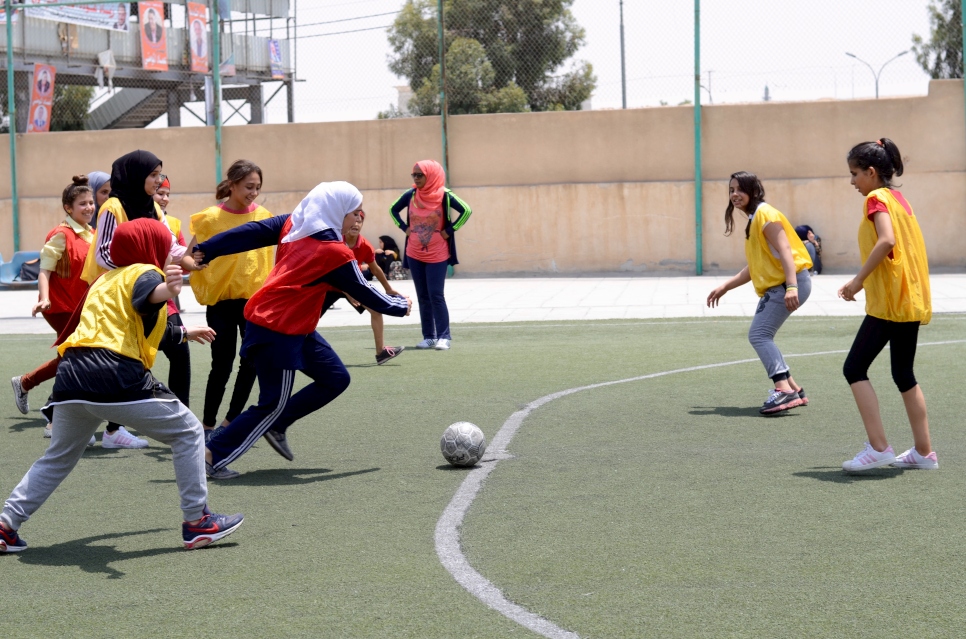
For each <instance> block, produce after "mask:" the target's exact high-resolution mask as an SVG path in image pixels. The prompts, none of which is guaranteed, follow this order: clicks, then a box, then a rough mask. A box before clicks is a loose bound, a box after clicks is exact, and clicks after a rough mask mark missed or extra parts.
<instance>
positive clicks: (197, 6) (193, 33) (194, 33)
mask: <svg viewBox="0 0 966 639" xmlns="http://www.w3.org/2000/svg"><path fill="white" fill-rule="evenodd" d="M188 46H189V48H190V49H191V70H192V71H194V72H195V73H208V18H207V13H206V8H205V5H203V4H202V3H200V2H189V3H188Z"/></svg>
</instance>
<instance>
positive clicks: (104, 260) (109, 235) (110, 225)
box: [95, 214, 117, 270]
mask: <svg viewBox="0 0 966 639" xmlns="http://www.w3.org/2000/svg"><path fill="white" fill-rule="evenodd" d="M104 217H106V218H107V219H105V220H104V224H103V225H102V226H103V228H99V229H97V253H96V255H95V256H96V257H97V263H98V265H100V266H101V267H103V268H106V269H108V270H113V269H115V268H117V266H115V265H114V262H113V261H112V260H111V241H112V240H113V239H114V229H115V227H116V226H117V219H116V218H115V217H114V215H112V214H108V215H106V216H104Z"/></svg>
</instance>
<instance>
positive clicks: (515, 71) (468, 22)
mask: <svg viewBox="0 0 966 639" xmlns="http://www.w3.org/2000/svg"><path fill="white" fill-rule="evenodd" d="M572 3H573V0H447V1H446V2H445V3H444V9H443V14H444V26H445V33H444V42H445V45H446V91H447V95H446V99H447V105H448V111H449V112H450V113H497V112H520V111H526V110H534V111H548V110H562V109H567V110H576V109H579V108H580V104H581V103H582V102H584V101H585V100H587V99H588V98H589V97H590V95H591V93H592V92H593V90H594V88H595V86H596V82H597V79H596V77H595V76H594V74H593V68H592V67H591V65H590V64H588V63H586V62H578V63H575V64H574V65H573V67H572V68H571V69H570V70H568V71H566V72H564V73H559V71H560V68H561V67H562V66H563V65H564V63H566V62H567V61H568V60H569V59H570V58H571V57H572V56H573V55H574V54H575V53H576V52H577V50H578V49H579V48H580V46H581V45H583V43H584V39H585V36H584V30H583V29H582V28H581V27H580V26H579V25H578V24H577V22H576V20H575V19H574V17H573V15H572V14H571V12H570V6H571V4H572ZM389 43H390V45H391V46H392V48H393V55H392V57H391V59H390V61H389V68H390V70H391V71H392V72H393V73H395V74H397V75H399V76H402V77H405V78H408V79H409V83H410V86H411V87H412V88H413V92H414V95H413V99H412V101H411V102H410V105H409V107H410V110H411V111H412V112H413V113H414V114H416V115H434V114H438V113H439V96H438V93H439V90H438V86H439V65H438V62H439V60H438V58H439V55H438V41H437V22H436V2H434V1H433V0H408V1H407V3H406V4H405V6H404V7H403V9H402V11H401V12H400V14H399V16H398V17H397V18H396V21H395V23H394V24H393V26H392V27H391V28H390V30H389Z"/></svg>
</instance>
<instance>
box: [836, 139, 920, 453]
mask: <svg viewBox="0 0 966 639" xmlns="http://www.w3.org/2000/svg"><path fill="white" fill-rule="evenodd" d="M847 160H848V163H849V173H851V174H852V185H853V186H854V187H855V189H856V190H857V191H858V192H859V193H861V194H862V195H863V196H864V197H865V203H864V204H863V206H862V221H861V222H860V223H859V253H860V255H861V257H862V268H861V269H859V273H858V275H856V276H855V277H854V278H853V279H852V280H851V281H850V282H849V283H848V284H846V285H845V286H843V287H842V288H841V289H839V297H841V298H842V299H844V300H846V301H848V302H854V301H855V295H856V294H857V293H858V292H859V291H861V290H862V289H863V288H864V289H865V312H866V316H865V319H864V320H863V321H862V325H861V326H860V327H859V332H858V334H857V335H856V336H855V341H854V342H853V343H852V349H851V350H850V351H849V355H848V357H846V359H845V366H844V370H843V373H844V374H845V379H846V380H848V382H849V385H850V386H851V387H852V395H853V396H854V397H855V403H856V405H858V407H859V414H860V415H861V416H862V423H863V424H864V425H865V432H866V435H868V438H869V441H868V442H866V444H865V448H864V449H863V450H862V451H860V452H859V453H858V454H857V455H856V456H855V457H854V458H853V459H850V460H849V461H846V462H844V463H843V464H842V468H843V469H844V470H845V471H847V472H856V471H863V470H868V469H870V468H877V467H879V466H885V465H887V464H892V465H893V466H896V467H899V468H921V469H926V470H935V469H937V468H939V460H938V459H937V457H936V453H935V452H934V451H933V450H932V442H931V441H930V439H929V417H928V415H927V413H926V398H925V397H924V396H923V394H922V389H921V388H920V387H919V384H918V383H917V382H916V376H915V373H914V372H913V365H914V364H915V359H916V344H917V341H918V338H919V326H920V325H922V324H928V323H929V320H930V319H931V318H932V299H931V297H930V293H929V264H928V262H927V261H926V245H925V243H924V242H923V239H922V231H920V229H919V222H918V221H917V220H916V216H915V214H914V213H913V211H912V206H910V205H909V202H907V201H906V199H905V198H904V197H902V194H901V193H900V192H899V191H897V190H895V188H893V186H892V178H893V176H899V175H902V171H903V167H902V157H901V156H900V154H899V149H898V147H896V145H895V143H894V142H893V141H892V140H890V139H889V138H882V139H880V140H877V141H875V142H863V143H861V144H858V145H856V146H855V147H853V148H852V150H851V151H849V154H848V157H847ZM886 344H889V355H890V358H891V360H892V379H893V381H894V382H895V384H896V386H897V387H898V388H899V392H900V393H901V394H902V401H903V403H904V404H905V406H906V414H907V415H908V416H909V424H910V425H911V426H912V439H913V442H914V444H915V445H914V446H913V447H912V448H910V449H909V450H907V451H906V452H904V453H902V454H901V455H899V456H898V457H896V455H895V454H894V452H893V450H892V447H891V446H889V442H888V441H887V440H886V435H885V428H884V427H883V425H882V416H881V415H880V414H879V400H878V398H877V397H876V394H875V390H874V389H873V388H872V383H871V382H870V381H869V374H868V373H869V366H871V365H872V362H873V361H874V360H875V358H876V356H878V354H879V353H880V352H881V351H882V349H883V348H884V347H885V345H886Z"/></svg>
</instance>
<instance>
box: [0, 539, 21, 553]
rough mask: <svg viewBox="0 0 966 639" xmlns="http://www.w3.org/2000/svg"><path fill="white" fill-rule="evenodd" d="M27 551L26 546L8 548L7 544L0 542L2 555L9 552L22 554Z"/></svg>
mask: <svg viewBox="0 0 966 639" xmlns="http://www.w3.org/2000/svg"><path fill="white" fill-rule="evenodd" d="M24 550H27V547H26V546H8V545H7V544H6V542H3V541H0V555H2V554H4V553H8V552H21V551H24Z"/></svg>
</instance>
